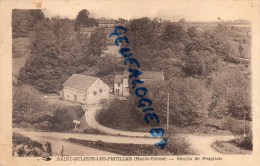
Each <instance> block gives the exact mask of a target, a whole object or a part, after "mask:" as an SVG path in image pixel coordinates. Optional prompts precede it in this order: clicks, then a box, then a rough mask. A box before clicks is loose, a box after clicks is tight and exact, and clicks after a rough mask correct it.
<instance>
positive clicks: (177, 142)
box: [165, 129, 194, 155]
mask: <svg viewBox="0 0 260 166" xmlns="http://www.w3.org/2000/svg"><path fill="white" fill-rule="evenodd" d="M169 131H174V132H167V133H166V135H165V137H167V138H168V144H167V145H166V149H165V150H167V151H169V152H171V153H172V154H174V155H185V154H193V153H194V152H193V151H192V150H191V149H190V143H189V141H188V139H187V137H185V136H183V135H180V134H178V133H179V131H178V130H176V129H172V130H169Z"/></svg>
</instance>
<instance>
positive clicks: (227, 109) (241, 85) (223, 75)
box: [210, 68, 251, 120]
mask: <svg viewBox="0 0 260 166" xmlns="http://www.w3.org/2000/svg"><path fill="white" fill-rule="evenodd" d="M210 111H211V113H212V114H214V116H216V117H219V118H220V117H223V116H227V115H231V116H233V117H235V118H237V119H243V118H244V112H245V113H246V119H248V120H251V105H250V86H249V82H248V81H247V80H246V79H245V77H244V76H243V75H242V73H241V71H240V70H239V69H237V68H226V69H225V70H224V71H222V72H218V73H216V74H215V75H213V102H212V104H211V110H210Z"/></svg>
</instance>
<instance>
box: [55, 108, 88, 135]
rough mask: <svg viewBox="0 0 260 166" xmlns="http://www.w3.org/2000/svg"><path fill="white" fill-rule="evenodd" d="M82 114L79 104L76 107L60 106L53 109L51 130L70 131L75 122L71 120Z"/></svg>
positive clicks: (78, 117) (77, 118) (78, 118)
mask: <svg viewBox="0 0 260 166" xmlns="http://www.w3.org/2000/svg"><path fill="white" fill-rule="evenodd" d="M83 115H84V111H83V109H82V107H81V106H78V107H60V108H57V109H56V110H54V113H53V117H52V121H51V122H52V127H51V129H52V131H70V130H72V129H73V127H74V126H75V124H74V123H73V120H80V118H81V117H82V116H83Z"/></svg>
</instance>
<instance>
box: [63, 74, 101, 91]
mask: <svg viewBox="0 0 260 166" xmlns="http://www.w3.org/2000/svg"><path fill="white" fill-rule="evenodd" d="M97 79H98V78H97V77H91V76H86V75H80V74H73V75H72V76H71V77H70V78H69V79H68V80H67V81H66V82H65V83H64V84H63V85H64V86H67V87H70V88H75V89H81V90H87V89H88V88H89V87H90V86H91V85H92V84H93V83H94V82H95V81H96V80H97Z"/></svg>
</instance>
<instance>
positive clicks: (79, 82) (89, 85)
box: [61, 74, 110, 105]
mask: <svg viewBox="0 0 260 166" xmlns="http://www.w3.org/2000/svg"><path fill="white" fill-rule="evenodd" d="M109 95H110V93H109V86H108V85H107V84H105V83H104V82H103V81H102V80H101V79H99V78H97V77H91V76H86V75H80V74H73V75H72V76H71V77H70V78H69V79H68V80H67V81H66V82H65V83H64V84H63V89H62V92H61V96H62V97H63V99H64V100H68V101H74V102H78V103H82V104H87V105H91V104H97V103H99V102H100V101H101V100H103V99H109Z"/></svg>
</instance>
